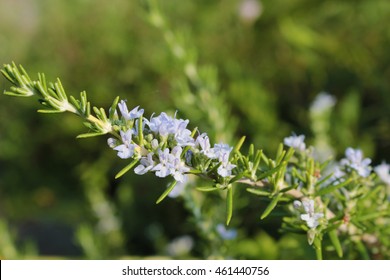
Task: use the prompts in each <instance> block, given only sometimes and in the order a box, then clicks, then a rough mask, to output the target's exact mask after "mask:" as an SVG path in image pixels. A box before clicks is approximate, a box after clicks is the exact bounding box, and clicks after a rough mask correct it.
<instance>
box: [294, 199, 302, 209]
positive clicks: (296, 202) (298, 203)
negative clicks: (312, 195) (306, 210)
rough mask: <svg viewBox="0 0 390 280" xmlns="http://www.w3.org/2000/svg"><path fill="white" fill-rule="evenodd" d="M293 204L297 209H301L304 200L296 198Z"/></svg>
mask: <svg viewBox="0 0 390 280" xmlns="http://www.w3.org/2000/svg"><path fill="white" fill-rule="evenodd" d="M293 205H294V208H295V209H300V208H301V207H302V202H300V201H299V200H294V203H293Z"/></svg>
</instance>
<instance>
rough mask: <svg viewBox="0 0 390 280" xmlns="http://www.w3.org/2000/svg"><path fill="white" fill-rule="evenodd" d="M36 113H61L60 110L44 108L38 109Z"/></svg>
mask: <svg viewBox="0 0 390 280" xmlns="http://www.w3.org/2000/svg"><path fill="white" fill-rule="evenodd" d="M38 113H43V114H58V113H63V111H61V110H49V109H47V110H45V109H40V110H38Z"/></svg>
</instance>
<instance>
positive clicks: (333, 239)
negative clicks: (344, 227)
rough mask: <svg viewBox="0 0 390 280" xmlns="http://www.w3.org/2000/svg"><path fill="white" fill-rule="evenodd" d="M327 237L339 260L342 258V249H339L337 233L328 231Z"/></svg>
mask: <svg viewBox="0 0 390 280" xmlns="http://www.w3.org/2000/svg"><path fill="white" fill-rule="evenodd" d="M328 235H329V238H330V241H331V242H332V244H333V246H334V248H335V249H336V252H337V255H338V256H339V258H342V257H343V249H342V248H341V244H340V240H339V237H338V235H337V231H336V230H331V231H329V233H328Z"/></svg>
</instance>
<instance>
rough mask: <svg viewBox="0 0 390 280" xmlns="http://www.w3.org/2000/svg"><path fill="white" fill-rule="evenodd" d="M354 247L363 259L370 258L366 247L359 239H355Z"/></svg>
mask: <svg viewBox="0 0 390 280" xmlns="http://www.w3.org/2000/svg"><path fill="white" fill-rule="evenodd" d="M355 243H356V248H357V250H358V251H359V253H360V255H361V256H362V257H363V259H364V260H369V259H370V254H369V253H368V251H367V249H366V247H365V246H364V244H363V242H361V241H360V240H356V241H355Z"/></svg>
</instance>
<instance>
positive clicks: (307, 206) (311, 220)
mask: <svg viewBox="0 0 390 280" xmlns="http://www.w3.org/2000/svg"><path fill="white" fill-rule="evenodd" d="M302 206H303V209H304V211H305V212H306V214H301V220H303V221H305V222H306V224H307V226H308V227H309V228H311V229H315V228H316V227H317V226H318V225H319V224H320V223H319V222H318V219H320V218H322V217H323V216H324V214H323V213H315V212H314V200H312V199H310V200H305V201H303V202H302Z"/></svg>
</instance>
